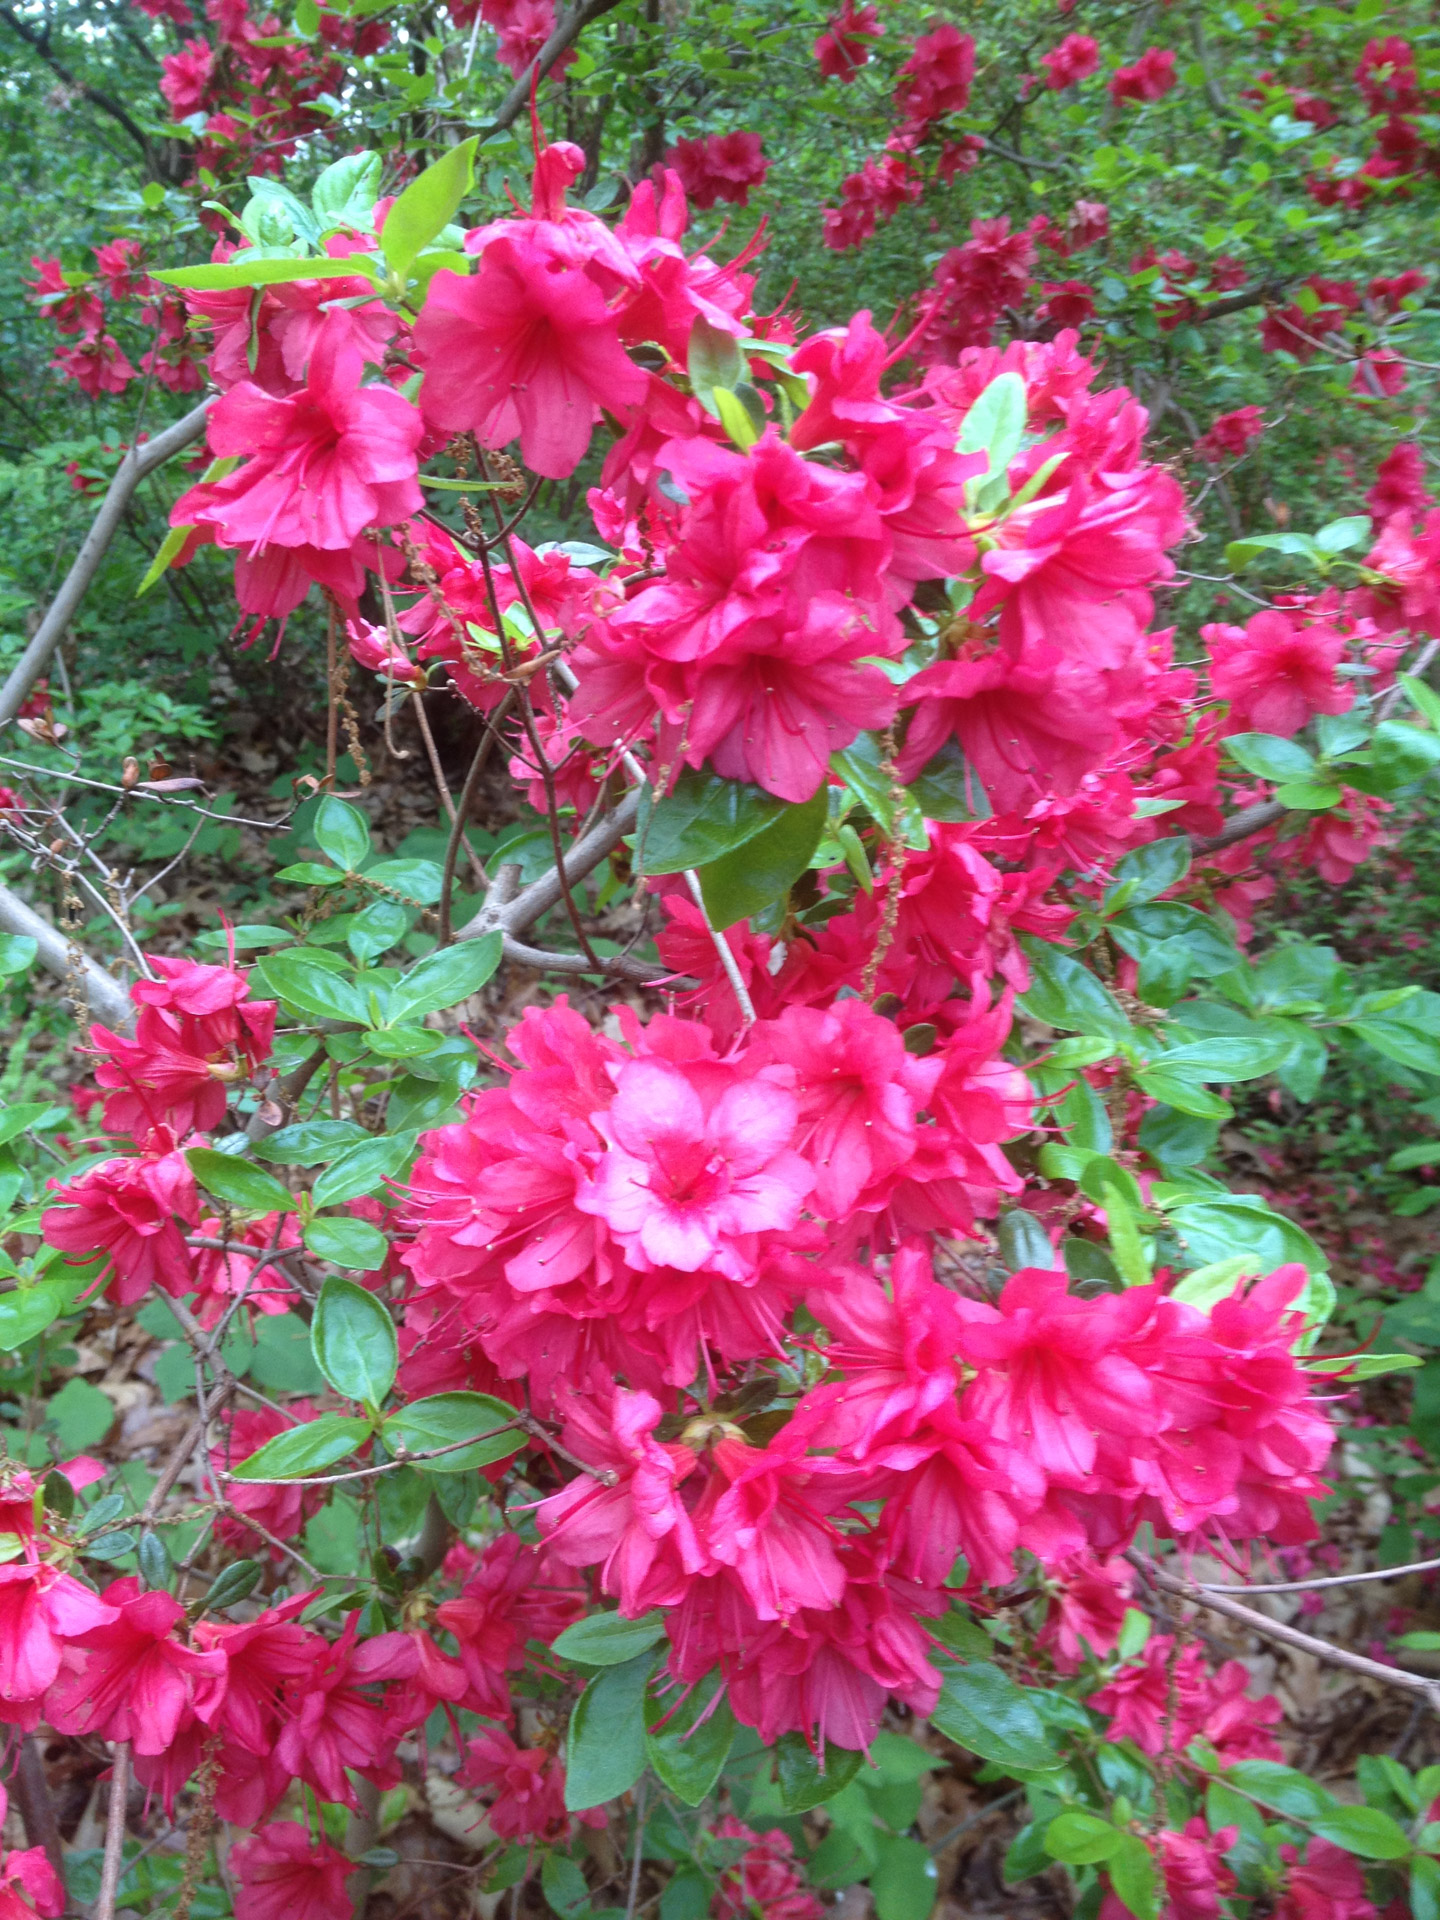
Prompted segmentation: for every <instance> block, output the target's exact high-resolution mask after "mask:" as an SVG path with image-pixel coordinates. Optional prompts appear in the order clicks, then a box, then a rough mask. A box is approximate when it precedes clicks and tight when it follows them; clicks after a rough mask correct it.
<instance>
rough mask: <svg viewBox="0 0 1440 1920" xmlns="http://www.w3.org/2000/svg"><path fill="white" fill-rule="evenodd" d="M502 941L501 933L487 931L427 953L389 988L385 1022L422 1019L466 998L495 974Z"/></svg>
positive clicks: (392, 1022) (477, 990)
mask: <svg viewBox="0 0 1440 1920" xmlns="http://www.w3.org/2000/svg"><path fill="white" fill-rule="evenodd" d="M504 945H505V943H504V940H503V938H502V937H501V935H500V934H498V933H487V934H485V935H483V936H482V937H481V938H480V939H479V940H460V941H457V942H456V944H455V945H454V946H453V947H441V948H440V950H439V951H438V952H437V953H427V954H426V956H425V958H424V959H423V960H420V961H417V963H416V964H415V965H414V966H413V967H412V968H411V969H410V971H409V973H407V974H405V975H404V976H403V977H402V978H401V979H400V980H399V982H398V983H397V984H396V985H395V986H393V987H392V988H391V989H390V1006H389V1011H388V1023H389V1024H390V1025H391V1026H399V1025H400V1024H401V1022H403V1021H408V1020H421V1019H423V1018H424V1016H425V1015H426V1014H427V1013H439V1012H440V1011H441V1010H442V1008H445V1007H457V1006H459V1004H460V1002H461V1001H462V1000H468V999H469V998H470V996H471V994H473V993H478V992H479V991H480V989H481V988H482V987H483V986H484V985H485V983H486V982H487V981H488V980H489V979H490V978H491V976H492V975H493V974H494V972H495V969H496V968H497V967H498V966H499V964H500V956H501V954H502V952H503V951H504Z"/></svg>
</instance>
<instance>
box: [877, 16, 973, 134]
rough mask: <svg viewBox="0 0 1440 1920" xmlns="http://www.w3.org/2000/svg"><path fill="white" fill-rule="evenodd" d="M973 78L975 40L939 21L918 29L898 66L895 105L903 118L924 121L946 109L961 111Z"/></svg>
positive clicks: (940, 115) (934, 117) (942, 112)
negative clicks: (911, 47) (909, 50)
mask: <svg viewBox="0 0 1440 1920" xmlns="http://www.w3.org/2000/svg"><path fill="white" fill-rule="evenodd" d="M974 78H975V42H974V40H973V39H972V38H971V36H970V35H969V34H968V33H961V31H960V29H959V28H958V27H955V26H952V25H951V24H950V22H949V21H948V20H947V21H943V22H942V23H941V24H939V25H938V26H935V27H933V28H932V29H931V31H930V32H929V33H922V34H921V36H920V38H919V39H918V40H917V41H916V42H915V51H914V52H913V53H912V54H911V55H910V58H909V59H908V60H907V61H906V62H905V64H904V66H903V67H901V69H900V77H899V80H898V82H897V84H896V87H895V105H896V107H897V108H898V110H899V111H900V113H901V114H902V115H903V116H904V117H905V119H906V120H908V121H911V122H913V123H918V124H919V125H922V126H924V125H928V124H929V122H930V121H932V120H939V119H941V118H943V117H944V115H945V114H947V113H963V112H964V111H965V108H966V106H967V105H968V104H969V100H970V83H971V81H972V80H973V79H974Z"/></svg>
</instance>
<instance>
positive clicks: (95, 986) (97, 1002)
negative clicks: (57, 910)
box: [0, 886, 135, 1033]
mask: <svg viewBox="0 0 1440 1920" xmlns="http://www.w3.org/2000/svg"><path fill="white" fill-rule="evenodd" d="M0 933H18V934H20V935H21V936H22V937H24V938H26V939H29V940H33V941H34V942H35V944H36V946H37V947H38V948H39V950H40V951H39V955H38V958H39V961H40V964H41V966H42V967H44V968H45V970H46V972H47V973H53V974H55V975H56V976H57V977H58V978H59V979H61V980H74V981H75V983H76V984H77V986H79V987H80V988H81V990H82V991H83V992H84V995H85V998H86V999H87V1000H88V1001H89V1002H90V1011H91V1012H92V1013H93V1014H94V1015H95V1016H96V1018H97V1019H100V1020H103V1021H104V1022H105V1024H106V1026H107V1027H113V1028H114V1029H115V1030H116V1031H117V1032H122V1033H123V1032H124V1031H125V1030H126V1029H127V1028H128V1027H129V1026H130V1023H131V1021H132V1020H133V1019H134V1017H135V1009H134V1007H133V1006H132V1005H131V1004H130V996H129V994H128V993H126V991H125V989H124V988H123V987H122V986H121V985H120V984H119V982H118V981H115V980H112V979H111V978H110V975H109V974H108V973H106V971H105V969H104V968H103V967H102V966H100V965H99V964H98V962H96V961H94V960H92V959H91V958H90V956H89V954H88V953H85V952H83V951H82V950H81V948H79V947H78V946H75V945H73V944H72V943H71V942H70V941H68V940H67V939H66V938H65V936H64V934H63V933H61V932H60V931H59V929H58V928H56V927H55V926H53V925H52V924H51V922H50V921H48V920H47V919H46V918H45V916H44V915H43V914H41V913H37V912H36V910H35V908H34V907H32V906H31V905H30V904H29V903H28V901H25V900H22V899H21V898H20V896H19V894H18V893H12V892H11V891H10V889H9V887H4V886H0Z"/></svg>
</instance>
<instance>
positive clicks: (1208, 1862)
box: [1156, 1816, 1240, 1920]
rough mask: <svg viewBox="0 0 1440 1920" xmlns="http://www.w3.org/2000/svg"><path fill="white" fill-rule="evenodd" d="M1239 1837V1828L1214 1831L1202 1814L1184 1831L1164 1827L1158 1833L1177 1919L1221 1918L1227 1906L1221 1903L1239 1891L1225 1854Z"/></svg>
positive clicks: (1161, 1863) (1167, 1890) (1167, 1887)
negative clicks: (1179, 1831)
mask: <svg viewBox="0 0 1440 1920" xmlns="http://www.w3.org/2000/svg"><path fill="white" fill-rule="evenodd" d="M1239 1837H1240V1829H1239V1828H1238V1827H1221V1828H1220V1829H1219V1831H1218V1832H1216V1833H1211V1831H1210V1829H1209V1827H1208V1826H1207V1825H1206V1823H1205V1821H1204V1820H1203V1819H1201V1818H1199V1817H1198V1816H1197V1817H1196V1818H1195V1819H1193V1820H1190V1821H1187V1822H1186V1825H1185V1829H1184V1831H1183V1832H1182V1833H1176V1832H1174V1831H1173V1830H1163V1831H1161V1832H1160V1833H1158V1834H1157V1835H1156V1842H1157V1845H1158V1848H1159V1854H1160V1859H1159V1866H1160V1871H1161V1874H1162V1875H1163V1876H1164V1881H1165V1897H1166V1899H1167V1900H1168V1901H1169V1903H1170V1911H1171V1913H1172V1915H1173V1920H1221V1915H1222V1914H1223V1913H1224V1911H1225V1909H1224V1908H1223V1907H1222V1906H1221V1904H1220V1902H1221V1900H1222V1899H1224V1898H1225V1897H1226V1896H1227V1895H1229V1894H1232V1893H1233V1892H1234V1891H1235V1876H1234V1874H1233V1873H1232V1872H1231V1871H1230V1869H1229V1867H1228V1866H1227V1865H1226V1863H1225V1855H1226V1854H1227V1853H1228V1852H1229V1850H1230V1848H1231V1847H1233V1846H1234V1844H1235V1842H1236V1841H1237V1840H1238V1839H1239Z"/></svg>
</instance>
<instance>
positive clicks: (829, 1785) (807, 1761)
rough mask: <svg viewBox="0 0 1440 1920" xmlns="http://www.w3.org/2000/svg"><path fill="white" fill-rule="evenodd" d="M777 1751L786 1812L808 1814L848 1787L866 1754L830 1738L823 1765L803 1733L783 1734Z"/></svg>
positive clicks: (777, 1762)
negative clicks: (808, 1744)
mask: <svg viewBox="0 0 1440 1920" xmlns="http://www.w3.org/2000/svg"><path fill="white" fill-rule="evenodd" d="M774 1751H775V1767H776V1778H777V1780H778V1782H779V1785H780V1798H781V1800H782V1801H783V1802H784V1805H785V1810H786V1812H787V1813H808V1812H809V1811H810V1809H811V1807H819V1806H823V1805H824V1803H825V1802H826V1801H827V1800H833V1799H834V1797H835V1795H836V1794H837V1793H839V1791H840V1789H841V1788H842V1787H848V1786H849V1784H850V1782H851V1781H852V1780H853V1779H854V1778H855V1776H856V1774H857V1773H858V1772H859V1771H860V1768H861V1765H862V1764H863V1762H864V1759H865V1756H864V1754H863V1753H852V1752H851V1751H850V1749H849V1747H837V1746H836V1745H835V1744H834V1742H833V1741H830V1740H827V1741H826V1742H825V1759H824V1763H823V1765H822V1764H821V1762H820V1761H819V1760H817V1759H816V1757H815V1755H814V1754H813V1753H812V1752H811V1751H810V1749H809V1747H808V1746H807V1745H806V1743H805V1736H804V1735H803V1734H800V1733H782V1734H781V1736H780V1738H779V1739H778V1740H777V1741H776V1742H775V1749H774Z"/></svg>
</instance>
